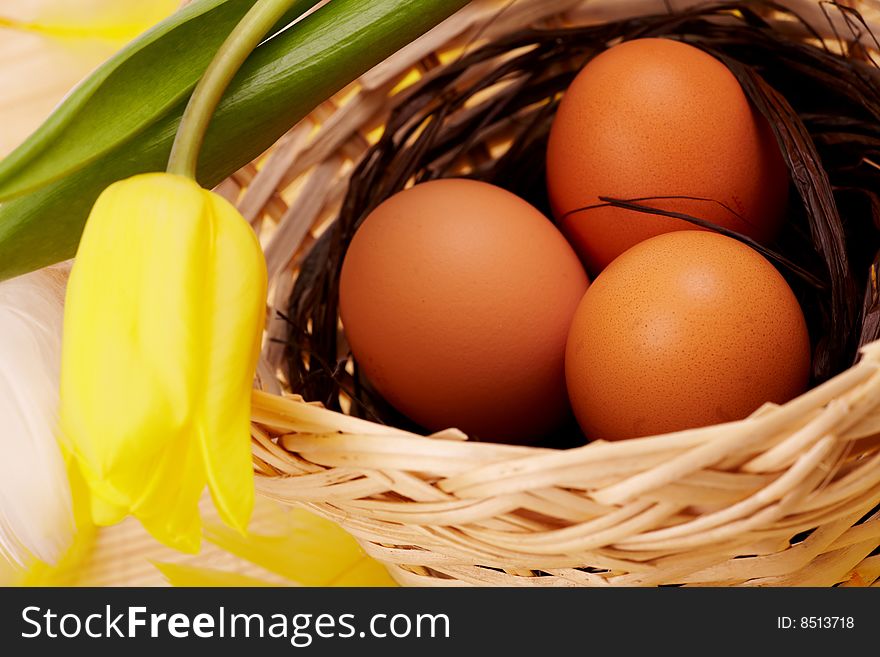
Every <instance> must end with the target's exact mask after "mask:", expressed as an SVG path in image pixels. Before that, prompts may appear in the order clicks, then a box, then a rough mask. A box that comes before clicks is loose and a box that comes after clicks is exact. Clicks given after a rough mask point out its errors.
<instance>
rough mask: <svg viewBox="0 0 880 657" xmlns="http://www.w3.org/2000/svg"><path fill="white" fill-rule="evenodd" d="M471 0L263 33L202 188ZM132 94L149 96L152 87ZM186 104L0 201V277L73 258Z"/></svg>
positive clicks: (327, 18) (410, 2)
mask: <svg viewBox="0 0 880 657" xmlns="http://www.w3.org/2000/svg"><path fill="white" fill-rule="evenodd" d="M467 2H468V0H332V2H330V3H329V4H327V5H325V6H323V7H321V8H320V9H318V10H317V11H315V12H313V13H312V14H310V15H309V16H307V17H306V18H304V19H303V20H301V21H300V22H298V23H297V24H296V25H294V26H293V27H291V28H289V29H288V30H286V31H284V32H282V33H281V34H279V35H277V36H276V37H274V38H272V39H270V40H268V41H266V42H265V43H264V44H263V45H261V46H260V47H259V48H257V50H255V51H254V53H253V54H252V55H251V57H249V58H248V60H247V61H246V62H245V64H244V66H242V68H241V70H240V71H239V73H238V75H237V76H236V78H235V79H234V80H233V82H232V84H231V85H230V87H229V89H228V91H227V93H226V95H225V96H224V98H223V100H222V101H221V103H220V105H219V107H218V108H217V112H216V114H215V116H214V120H213V122H212V123H211V126H210V128H209V130H208V133H207V135H206V138H205V144H204V148H203V150H202V154H201V156H200V158H199V181H200V182H201V183H202V184H203V185H205V186H206V187H211V186H213V185H216V184H217V183H219V182H220V181H221V180H223V179H224V178H225V177H226V176H228V175H230V174H231V173H233V172H235V171H236V170H238V169H239V168H241V167H242V166H244V165H245V164H247V163H248V162H250V161H251V160H252V159H254V158H255V157H257V156H258V155H259V154H260V153H262V152H263V151H264V150H265V149H266V148H268V147H269V146H270V145H271V144H272V143H274V142H275V140H277V139H278V138H279V137H280V136H281V135H283V134H284V133H285V132H286V131H287V130H288V129H289V128H290V127H291V126H292V125H293V124H295V123H296V122H297V121H299V120H300V119H302V118H303V117H304V116H306V115H307V114H308V113H309V112H310V111H311V110H312V109H314V108H315V107H316V106H317V105H319V104H320V103H321V102H323V101H324V100H326V99H327V98H329V97H330V96H332V95H333V94H334V93H335V92H337V91H338V90H340V89H342V88H343V87H344V86H345V85H346V84H348V83H349V82H351V81H352V80H354V79H356V78H357V77H359V76H360V75H361V74H362V73H364V72H366V71H367V70H368V69H370V68H371V67H372V66H374V65H375V64H377V63H379V62H380V61H382V60H383V59H385V58H386V57H388V56H389V55H391V54H392V53H394V52H395V51H396V50H398V49H400V48H401V47H403V46H404V45H406V44H407V43H409V42H410V41H412V40H413V39H415V38H416V37H418V36H419V35H421V34H423V33H424V32H426V31H427V30H429V29H430V28H431V27H433V26H434V25H436V24H437V23H439V22H440V21H442V20H443V19H444V18H446V17H447V16H449V15H450V14H452V13H453V12H455V11H456V10H457V9H459V8H460V7H462V6H464V5H465V4H467ZM178 56H179V57H185V56H186V54H185V53H181V54H179V55H178ZM154 65H155V66H163V65H164V63H163V62H156V63H155V64H154ZM136 93H137V94H138V98H141V99H142V100H143V102H145V103H149V102H151V99H150V96H151V90H150V89H148V88H140V89H138V90H137V92H136ZM184 103H185V101H183V100H181V102H180V103H179V104H177V105H176V106H175V107H173V108H172V109H171V110H170V111H169V112H167V113H166V114H165V115H164V116H162V117H160V118H159V119H158V120H157V121H155V122H154V123H152V124H150V125H149V126H145V127H143V129H141V130H139V131H138V133H137V134H136V135H135V136H134V137H132V138H130V139H129V140H127V141H125V142H123V143H120V144H119V145H118V146H116V147H115V148H113V149H111V150H109V151H107V152H106V153H104V154H102V155H101V156H100V157H98V158H96V159H94V160H93V161H92V162H90V163H88V164H86V165H85V166H79V167H74V168H73V170H72V172H71V173H69V174H67V175H65V176H64V177H62V178H60V179H59V180H57V181H55V182H53V183H50V184H48V185H45V186H43V187H41V188H39V189H37V190H35V191H33V192H30V193H28V194H26V195H24V196H20V197H18V198H15V199H12V200H11V201H7V202H5V203H2V204H0V280H3V279H6V278H10V277H12V276H16V275H18V274H23V273H25V272H28V271H32V270H34V269H38V268H40V267H44V266H46V265H49V264H52V263H55V262H59V261H61V260H65V259H67V258H70V257H72V256H73V255H74V253H75V251H76V246H77V244H78V242H79V237H80V234H81V233H82V228H83V224H84V223H85V220H86V218H87V216H88V213H89V210H90V209H91V207H92V204H93V203H94V202H95V199H96V198H97V197H98V195H99V194H100V193H101V191H102V190H103V189H104V188H105V187H107V186H108V185H109V184H111V183H113V182H115V181H116V180H120V179H122V178H127V177H129V176H132V175H134V174H137V173H143V172H146V171H161V170H164V168H165V164H166V162H167V159H168V154H169V152H170V150H171V144H172V141H173V139H174V134H175V131H176V129H177V124H178V122H179V121H180V116H181V114H182V113H183V108H184ZM53 150H54V149H53ZM51 156H52V152H51V151H49V150H47V151H46V157H51Z"/></svg>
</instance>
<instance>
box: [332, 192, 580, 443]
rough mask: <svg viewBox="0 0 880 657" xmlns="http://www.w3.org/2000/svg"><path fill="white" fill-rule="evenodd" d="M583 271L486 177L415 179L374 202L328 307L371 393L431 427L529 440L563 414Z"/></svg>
mask: <svg viewBox="0 0 880 657" xmlns="http://www.w3.org/2000/svg"><path fill="white" fill-rule="evenodd" d="M586 288H587V277H586V274H585V273H584V270H583V267H582V266H581V264H580V262H579V260H578V258H577V255H576V254H575V252H574V250H573V249H572V248H571V246H569V244H568V243H567V242H566V241H565V238H564V237H563V236H562V234H561V233H560V232H559V231H558V230H557V229H556V228H555V227H554V226H553V224H552V223H551V222H550V221H549V220H548V219H547V218H546V217H544V216H543V215H542V214H541V213H540V212H538V211H537V210H536V209H535V208H533V207H532V206H531V205H529V204H528V203H526V202H525V201H523V200H522V199H520V198H518V197H516V196H514V195H513V194H511V193H509V192H507V191H505V190H503V189H501V188H498V187H495V186H493V185H489V184H486V183H481V182H475V181H471V180H461V179H447V180H437V181H432V182H428V183H423V184H420V185H416V186H415V187H412V188H411V189H408V190H406V191H403V192H401V193H399V194H396V195H394V196H393V197H391V198H389V199H388V200H386V201H385V202H384V203H382V204H381V205H380V206H379V207H378V208H376V209H375V210H374V211H373V212H372V213H371V214H370V215H369V217H367V219H366V220H365V221H364V223H363V224H362V225H361V227H360V229H359V230H358V231H357V233H356V234H355V236H354V239H353V240H352V242H351V246H350V247H349V250H348V253H347V254H346V256H345V260H344V263H343V267H342V277H341V280H340V287H339V295H340V313H341V315H342V321H343V325H344V329H345V334H346V336H347V338H348V341H349V343H350V345H351V350H352V353H353V354H354V356H355V358H356V359H357V362H358V363H359V365H360V367H361V368H362V371H363V372H364V373H365V374H366V376H367V378H368V379H369V380H370V381H371V382H372V383H373V385H374V386H375V387H376V389H377V390H378V391H379V392H380V393H381V394H382V395H383V396H384V397H385V399H386V400H387V401H389V402H390V403H391V404H392V405H394V406H395V407H396V408H397V409H398V410H400V411H401V412H402V413H404V414H405V415H407V416H409V417H410V418H412V419H413V420H415V421H416V422H418V423H419V424H421V425H423V426H424V427H426V428H428V429H431V430H439V429H445V428H448V427H457V428H459V429H461V430H463V431H465V432H467V433H469V434H470V435H472V436H475V437H478V438H482V439H486V440H498V441H505V442H533V441H536V440H538V439H539V438H541V437H542V436H544V435H546V434H547V433H549V432H552V431H553V430H554V429H555V428H556V427H557V426H559V425H560V424H561V423H562V422H563V421H564V420H565V419H566V418H567V417H570V408H569V404H568V397H567V394H566V390H565V374H564V359H565V341H566V337H567V335H568V327H569V325H570V324H571V318H572V315H573V314H574V310H575V308H576V307H577V304H578V302H579V301H580V299H581V297H582V296H583V293H584V291H585V290H586Z"/></svg>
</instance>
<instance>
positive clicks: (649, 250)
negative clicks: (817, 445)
mask: <svg viewBox="0 0 880 657" xmlns="http://www.w3.org/2000/svg"><path fill="white" fill-rule="evenodd" d="M809 371H810V341H809V337H808V334H807V326H806V322H805V321H804V316H803V313H802V312H801V309H800V306H799V305H798V302H797V299H796V298H795V296H794V294H793V293H792V291H791V289H790V288H789V286H788V284H787V283H786V282H785V279H784V278H783V277H782V275H781V274H780V273H779V272H778V271H776V269H775V268H774V267H773V265H771V264H770V262H768V261H767V260H766V259H764V257H763V256H761V255H760V254H758V253H757V252H756V251H754V250H753V249H751V248H749V247H748V246H745V245H744V244H742V243H741V242H738V241H736V240H734V239H731V238H729V237H724V236H723V235H719V234H717V233H711V232H705V231H681V232H673V233H667V234H665V235H660V236H659V237H654V238H651V239H648V240H646V241H644V242H641V243H640V244H638V245H636V246H634V247H633V248H631V249H629V250H628V251H626V252H625V253H623V254H622V255H621V256H620V257H619V258H617V259H616V260H615V261H614V262H612V263H611V264H610V265H609V266H608V267H607V268H606V269H605V271H603V272H602V273H601V274H600V275H599V276H598V277H597V278H596V280H594V281H593V283H592V285H591V286H590V289H589V290H587V293H586V294H585V295H584V298H583V300H582V301H581V303H580V305H579V306H578V309H577V312H576V313H575V317H574V320H573V322H572V326H571V332H570V333H569V336H568V347H567V350H566V357H565V372H566V379H567V382H568V394H569V397H570V399H571V402H572V407H573V409H574V412H575V416H576V417H577V419H578V423H579V424H580V425H581V428H582V429H583V430H584V433H585V434H586V435H587V437H588V438H591V439H604V440H618V439H621V438H634V437H637V436H646V435H653V434H657V433H665V432H669V431H676V430H679V429H687V428H691V427H700V426H705V425H708V424H715V423H719V422H727V421H730V420H738V419H741V418H744V417H746V416H747V415H749V414H750V413H752V412H753V411H755V410H756V409H757V408H759V407H760V406H761V405H762V404H763V403H764V402H768V401H769V402H776V403H782V402H786V401H788V400H790V399H791V398H793V397H795V396H797V395H798V394H800V393H801V392H803V391H804V389H805V388H806V386H807V382H808V378H809Z"/></svg>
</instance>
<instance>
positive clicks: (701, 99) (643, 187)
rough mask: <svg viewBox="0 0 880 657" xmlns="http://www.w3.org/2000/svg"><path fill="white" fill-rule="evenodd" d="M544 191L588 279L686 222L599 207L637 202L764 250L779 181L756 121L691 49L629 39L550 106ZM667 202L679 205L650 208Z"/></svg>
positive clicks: (726, 77) (771, 148)
mask: <svg viewBox="0 0 880 657" xmlns="http://www.w3.org/2000/svg"><path fill="white" fill-rule="evenodd" d="M547 185H548V190H549V194H550V199H551V203H552V206H553V212H554V214H555V216H556V217H557V220H558V221H559V223H560V225H561V226H562V229H563V232H564V233H565V234H566V236H567V237H568V238H569V240H570V241H571V242H572V244H573V245H574V247H575V249H576V250H577V251H578V253H579V254H580V255H581V257H582V259H583V260H584V262H585V264H586V265H587V269H588V270H589V271H590V272H592V273H597V272H599V271H601V270H602V269H603V268H604V267H605V266H606V265H607V264H608V263H609V262H611V261H612V260H613V259H614V258H615V257H617V256H618V255H619V254H621V253H623V251H625V250H626V249H628V248H629V247H631V246H633V245H634V244H636V243H638V242H640V241H641V240H644V239H647V238H648V237H652V236H654V235H659V234H661V233H664V232H668V231H671V230H693V229H694V228H695V225H694V224H693V223H690V222H687V221H684V220H682V219H676V218H667V217H661V216H658V215H651V214H645V213H640V212H636V211H633V210H629V209H622V208H614V207H599V208H592V209H590V210H584V211H576V210H578V209H579V208H584V207H587V206H592V205H595V204H599V203H600V197H611V198H615V199H645V200H643V201H641V202H642V203H643V204H645V205H650V206H653V207H657V208H661V209H664V210H672V211H676V212H682V213H686V214H689V215H691V216H695V217H698V218H700V219H704V220H707V221H709V222H711V223H714V224H717V225H721V226H724V227H726V228H729V229H731V230H734V231H736V232H738V233H741V234H745V235H748V236H750V237H752V238H753V239H755V240H757V241H758V242H762V243H767V242H770V241H771V240H773V238H774V237H775V236H776V234H777V233H778V231H779V229H780V226H781V224H782V221H783V219H784V215H785V208H786V204H787V197H788V171H787V168H786V166H785V163H784V161H783V159H782V156H781V154H780V151H779V147H778V145H777V143H776V140H775V138H774V136H773V133H772V130H771V129H770V126H769V124H768V123H767V121H766V120H765V119H764V118H763V116H761V115H760V114H759V113H758V112H757V111H756V110H755V109H754V107H753V106H752V105H751V103H750V102H749V100H748V98H747V97H746V95H745V93H744V92H743V90H742V88H741V87H740V85H739V83H738V82H737V80H736V78H735V77H734V76H733V74H732V73H731V72H730V71H729V69H728V68H727V67H726V66H725V65H724V64H722V63H721V62H720V61H718V60H717V59H715V58H714V57H712V56H711V55H709V54H707V53H705V52H703V51H702V50H700V49H698V48H695V47H694V46H690V45H687V44H685V43H681V42H679V41H673V40H670V39H637V40H633V41H626V42H624V43H621V44H619V45H617V46H614V47H612V48H610V49H609V50H607V51H605V52H604V53H602V54H600V55H598V56H597V57H596V58H594V59H593V60H591V61H590V62H589V63H588V64H587V66H585V67H584V69H583V70H582V71H581V72H580V73H579V74H578V75H577V77H576V78H575V80H574V81H573V83H572V84H571V85H570V87H569V88H568V90H567V91H566V92H565V95H564V97H563V99H562V102H561V104H560V107H559V111H558V112H557V115H556V117H555V119H554V122H553V126H552V130H551V133H550V139H549V144H548V148H547ZM658 196H666V197H669V196H677V197H690V198H667V199H657V198H651V199H650V200H649V199H647V198H646V197H658Z"/></svg>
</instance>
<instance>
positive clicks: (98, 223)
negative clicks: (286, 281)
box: [60, 173, 267, 551]
mask: <svg viewBox="0 0 880 657" xmlns="http://www.w3.org/2000/svg"><path fill="white" fill-rule="evenodd" d="M266 286H267V281H266V265H265V260H264V258H263V253H262V250H261V248H260V244H259V242H258V240H257V237H256V235H255V234H254V232H253V231H252V230H251V228H250V226H249V225H248V224H247V223H246V222H245V221H244V219H243V218H242V217H241V215H240V214H239V213H238V211H237V210H235V208H234V207H232V205H230V204H229V203H228V202H227V201H226V200H225V199H223V198H222V197H220V196H218V195H216V194H214V193H213V192H210V191H208V190H205V189H202V188H201V187H199V185H198V184H197V183H196V182H194V181H193V180H191V179H190V178H187V177H184V176H179V175H175V174H169V173H152V174H144V175H139V176H135V177H133V178H129V179H127V180H123V181H120V182H117V183H114V184H113V185H111V186H110V187H108V188H107V189H106V190H105V191H104V192H103V193H102V194H101V196H100V197H99V198H98V200H97V202H96V203H95V206H94V208H93V210H92V213H91V215H90V216H89V219H88V222H87V223H86V227H85V231H84V233H83V236H82V240H81V242H80V246H79V251H78V253H77V258H76V262H75V264H74V267H73V271H72V273H71V277H70V282H69V284H68V290H67V302H66V308H65V317H64V339H63V340H64V343H63V350H62V366H61V412H60V421H61V432H62V441H63V444H64V445H65V447H66V449H68V450H69V451H70V452H71V453H72V454H73V455H74V456H75V458H76V459H77V461H78V463H79V466H80V469H81V471H82V474H83V476H84V478H85V480H86V482H87V483H88V485H89V487H90V489H91V492H92V517H93V519H94V521H95V522H96V524H99V525H107V524H113V523H115V522H118V521H119V520H120V519H122V517H124V516H125V515H127V514H132V515H134V516H136V517H137V518H139V519H140V521H141V522H142V523H143V525H144V527H145V528H146V529H147V530H148V531H149V532H150V533H151V534H152V535H153V536H154V537H156V538H157V539H158V540H160V541H162V542H163V543H165V544H166V545H170V546H171V547H175V548H178V549H181V550H185V551H196V550H197V549H198V547H199V541H200V535H201V521H200V518H199V513H198V508H197V505H198V499H199V496H200V494H201V492H202V491H203V490H204V487H205V484H206V483H207V484H208V486H209V488H210V490H211V493H212V496H213V499H214V503H215V505H216V507H217V509H218V511H219V513H220V516H221V518H223V520H224V521H225V522H226V523H228V524H229V525H231V526H232V527H235V528H237V529H239V530H241V531H244V529H245V528H246V526H247V521H248V518H249V516H250V514H251V510H252V508H253V501H254V489H253V470H252V465H251V455H250V398H251V388H252V384H253V376H254V370H255V368H256V363H257V358H258V356H259V351H260V342H261V337H262V329H263V324H264V320H265V298H266Z"/></svg>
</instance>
